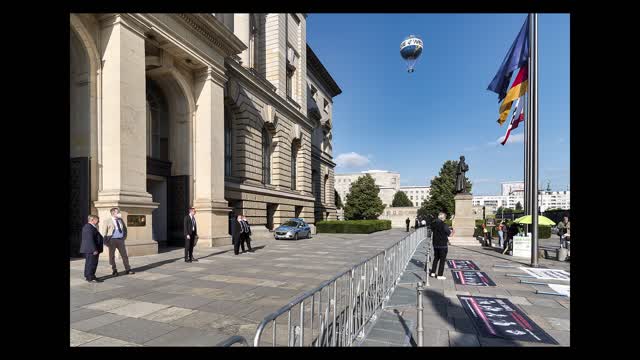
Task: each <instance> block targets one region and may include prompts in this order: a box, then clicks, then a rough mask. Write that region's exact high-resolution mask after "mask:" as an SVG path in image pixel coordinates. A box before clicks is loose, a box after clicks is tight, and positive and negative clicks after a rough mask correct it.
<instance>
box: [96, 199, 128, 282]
mask: <svg viewBox="0 0 640 360" xmlns="http://www.w3.org/2000/svg"><path fill="white" fill-rule="evenodd" d="M110 213H111V217H110V218H108V219H107V220H106V221H105V223H106V224H105V225H106V231H105V233H104V241H105V243H106V244H107V247H108V248H109V265H111V269H112V270H113V272H112V273H111V275H113V276H118V268H117V267H116V249H117V250H118V252H119V253H120V257H122V263H123V264H124V270H125V274H127V275H128V274H135V272H133V270H131V266H129V256H128V255H127V248H126V246H125V245H124V241H125V240H126V239H127V225H125V223H124V221H122V213H121V212H120V209H119V208H117V207H114V208H112V209H111V210H110Z"/></svg>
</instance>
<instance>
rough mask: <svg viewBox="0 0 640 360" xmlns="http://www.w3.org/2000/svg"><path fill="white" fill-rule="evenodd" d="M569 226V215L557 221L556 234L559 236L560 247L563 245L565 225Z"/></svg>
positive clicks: (565, 231)
mask: <svg viewBox="0 0 640 360" xmlns="http://www.w3.org/2000/svg"><path fill="white" fill-rule="evenodd" d="M568 226H569V217H568V216H565V217H564V218H563V219H562V221H560V222H559V223H558V236H560V247H562V248H564V247H566V246H565V235H566V233H567V227H568Z"/></svg>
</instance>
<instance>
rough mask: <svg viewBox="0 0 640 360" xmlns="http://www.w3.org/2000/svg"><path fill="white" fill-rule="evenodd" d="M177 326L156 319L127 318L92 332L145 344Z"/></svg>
mask: <svg viewBox="0 0 640 360" xmlns="http://www.w3.org/2000/svg"><path fill="white" fill-rule="evenodd" d="M176 328H177V327H176V326H174V325H170V324H163V323H160V322H156V321H150V320H145V319H132V318H127V319H124V320H121V321H118V322H115V323H113V324H109V325H105V326H102V327H99V328H97V329H93V330H92V332H94V333H96V334H99V335H103V336H109V337H112V338H116V339H120V340H124V341H127V342H132V343H136V344H144V343H146V342H148V341H150V340H152V339H155V338H157V337H159V336H162V335H164V334H166V333H168V332H170V331H173V330H175V329H176Z"/></svg>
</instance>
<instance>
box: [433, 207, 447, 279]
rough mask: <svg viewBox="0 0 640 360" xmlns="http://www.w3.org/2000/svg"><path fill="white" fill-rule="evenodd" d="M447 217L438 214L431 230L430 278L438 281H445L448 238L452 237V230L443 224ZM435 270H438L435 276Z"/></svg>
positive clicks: (443, 214)
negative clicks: (431, 255) (431, 258)
mask: <svg viewBox="0 0 640 360" xmlns="http://www.w3.org/2000/svg"><path fill="white" fill-rule="evenodd" d="M446 218H447V215H446V214H445V213H443V212H441V213H439V214H438V219H437V220H436V221H434V222H433V225H432V226H431V229H432V231H433V253H434V254H433V255H434V256H433V265H432V266H431V274H430V276H431V277H436V276H437V279H439V280H445V279H446V277H445V276H444V263H445V262H446V261H447V253H448V252H449V246H448V244H449V236H451V235H453V229H451V228H449V226H448V225H447V224H446V223H445V222H444V220H445V219H446ZM436 268H437V269H438V272H437V275H436Z"/></svg>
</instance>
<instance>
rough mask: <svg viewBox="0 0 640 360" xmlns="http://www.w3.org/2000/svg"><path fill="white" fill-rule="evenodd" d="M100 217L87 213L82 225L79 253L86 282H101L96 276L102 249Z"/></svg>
mask: <svg viewBox="0 0 640 360" xmlns="http://www.w3.org/2000/svg"><path fill="white" fill-rule="evenodd" d="M99 221H100V218H98V216H96V215H89V222H88V223H87V224H84V226H83V227H82V243H81V244H80V253H81V254H84V256H85V262H84V278H85V279H86V280H87V281H88V282H92V281H95V282H102V280H100V279H98V278H97V277H96V269H97V268H98V257H99V256H100V253H101V252H102V250H103V238H102V234H100V231H98V222H99Z"/></svg>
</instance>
